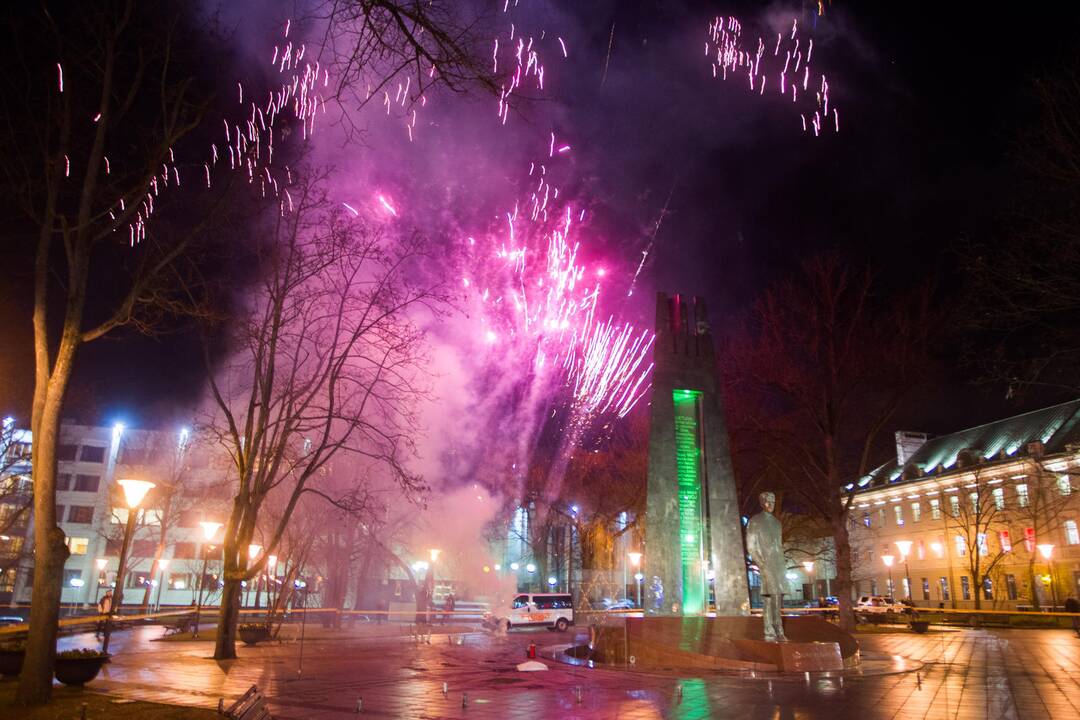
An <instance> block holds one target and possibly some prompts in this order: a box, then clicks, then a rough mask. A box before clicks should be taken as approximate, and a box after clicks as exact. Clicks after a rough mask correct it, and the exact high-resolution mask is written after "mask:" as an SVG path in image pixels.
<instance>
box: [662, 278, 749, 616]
mask: <svg viewBox="0 0 1080 720" xmlns="http://www.w3.org/2000/svg"><path fill="white" fill-rule="evenodd" d="M653 356H654V359H653V362H654V367H653V377H652V403H651V413H652V414H651V427H650V431H649V480H648V498H647V504H646V517H645V553H644V555H645V558H644V565H645V568H644V573H645V583H646V586H647V587H649V588H654V587H655V588H657V589H658V590H659V589H660V588H662V590H659V592H657V591H653V592H650V593H649V595H650V598H649V600H648V601H647V602H646V603H645V607H646V610H647V611H649V612H650V613H656V614H661V615H702V614H704V613H705V612H706V611H707V610H708V601H709V589H710V585H712V586H713V587H714V589H715V595H716V612H717V615H741V614H744V613H745V612H746V608H747V601H748V598H747V592H746V562H745V554H744V551H743V542H742V531H741V528H740V526H739V510H738V502H737V501H736V498H735V481H734V477H733V474H732V470H731V454H730V450H729V447H728V435H727V427H726V425H725V422H724V408H723V403H722V402H721V398H720V387H719V378H718V376H717V367H716V357H715V351H714V348H713V340H712V336H711V335H710V333H709V324H708V319H707V317H706V314H705V304H704V303H703V302H702V301H701V300H700V299H699V298H694V299H692V300H691V299H687V298H684V297H682V296H680V295H673V296H671V297H668V296H667V295H665V294H664V293H659V294H658V297H657V300H656V343H655V345H654V350H653ZM710 571H711V572H710ZM710 575H714V576H715V580H714V581H712V582H710V581H709V576H710Z"/></svg>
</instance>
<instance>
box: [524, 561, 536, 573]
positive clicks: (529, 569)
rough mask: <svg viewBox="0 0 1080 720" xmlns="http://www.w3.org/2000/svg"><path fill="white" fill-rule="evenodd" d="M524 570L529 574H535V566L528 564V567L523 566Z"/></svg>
mask: <svg viewBox="0 0 1080 720" xmlns="http://www.w3.org/2000/svg"><path fill="white" fill-rule="evenodd" d="M525 569H526V570H528V571H529V572H531V573H534V572H536V565H533V564H532V563H529V564H528V565H526V566H525Z"/></svg>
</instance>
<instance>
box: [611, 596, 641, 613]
mask: <svg viewBox="0 0 1080 720" xmlns="http://www.w3.org/2000/svg"><path fill="white" fill-rule="evenodd" d="M604 609H605V610H637V605H636V604H635V603H634V601H633V600H631V599H630V598H621V599H619V600H614V599H612V598H604Z"/></svg>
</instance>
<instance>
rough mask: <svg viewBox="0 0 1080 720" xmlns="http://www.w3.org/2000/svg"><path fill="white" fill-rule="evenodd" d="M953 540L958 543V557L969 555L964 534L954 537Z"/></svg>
mask: <svg viewBox="0 0 1080 720" xmlns="http://www.w3.org/2000/svg"><path fill="white" fill-rule="evenodd" d="M953 542H954V544H955V545H956V557H964V556H965V555H967V546H966V545H965V544H964V536H963V535H957V536H956V537H955V538H953Z"/></svg>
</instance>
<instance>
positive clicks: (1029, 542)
mask: <svg viewBox="0 0 1080 720" xmlns="http://www.w3.org/2000/svg"><path fill="white" fill-rule="evenodd" d="M1024 549H1025V550H1027V551H1028V552H1029V553H1032V552H1035V528H1024Z"/></svg>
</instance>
